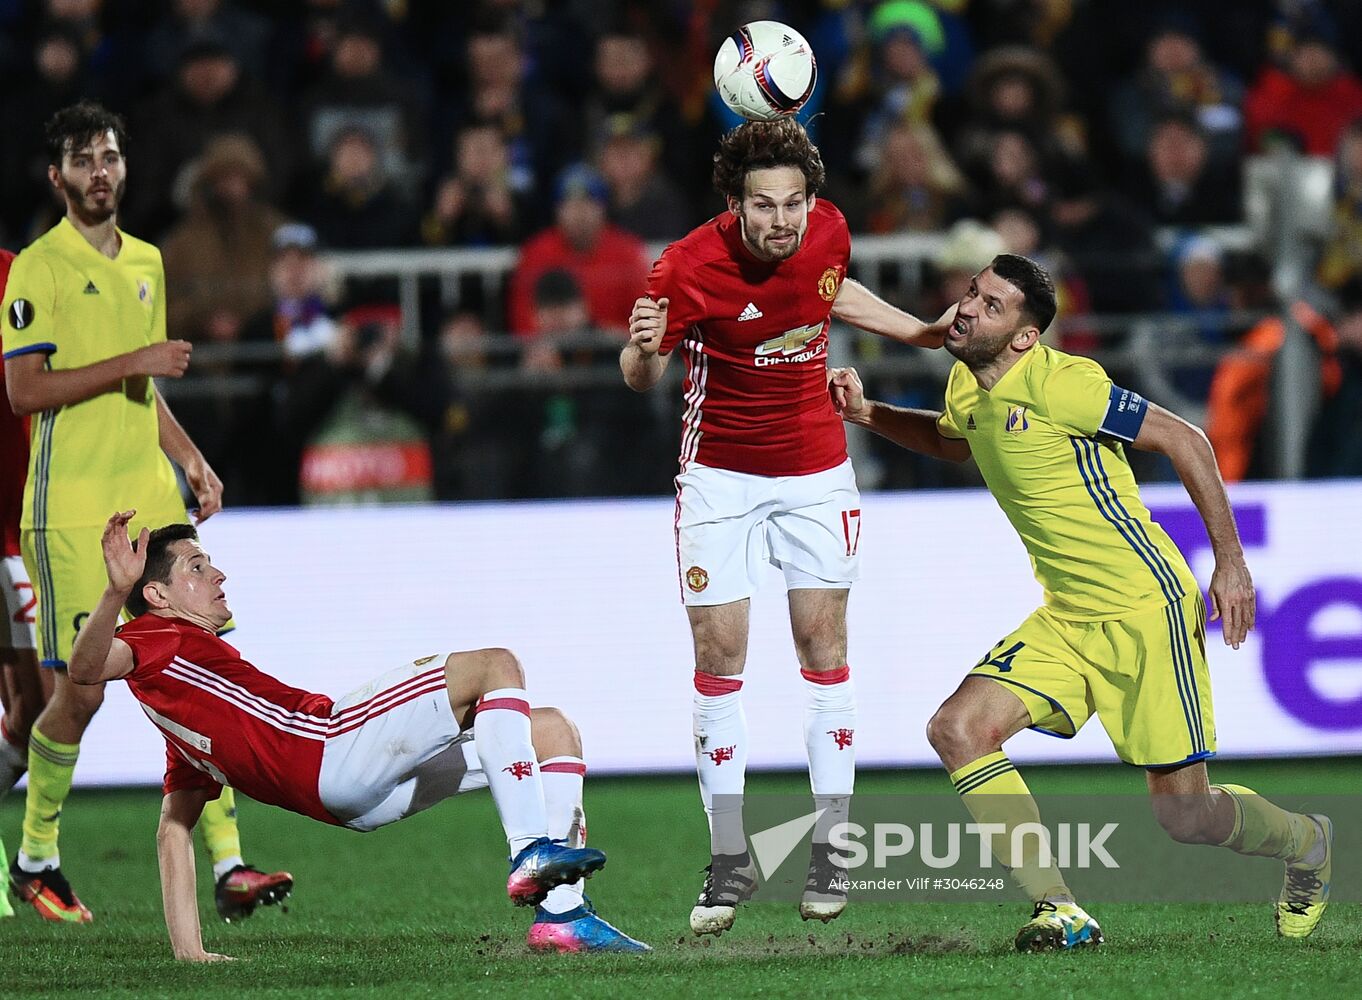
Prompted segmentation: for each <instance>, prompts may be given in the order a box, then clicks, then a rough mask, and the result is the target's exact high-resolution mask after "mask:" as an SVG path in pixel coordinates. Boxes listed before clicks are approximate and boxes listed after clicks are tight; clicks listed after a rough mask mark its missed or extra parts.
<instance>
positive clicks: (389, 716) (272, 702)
mask: <svg viewBox="0 0 1362 1000" xmlns="http://www.w3.org/2000/svg"><path fill="white" fill-rule="evenodd" d="M135 513H136V512H135V511H127V512H125V513H122V514H115V515H113V516H112V517H111V518H109V521H108V524H107V525H106V527H105V529H104V536H103V543H102V544H103V550H104V562H105V567H106V571H107V574H108V586H107V587H106V588H105V590H104V593H103V595H102V596H101V597H100V599H99V603H98V604H96V605H95V608H94V610H93V611H92V612H91V613H90V617H89V619H88V620H87V621H86V623H85V625H84V627H83V628H82V629H81V631H80V635H79V636H77V637H76V643H75V648H74V650H73V651H72V654H71V663H70V666H69V668H68V672H69V675H70V677H71V679H72V680H73V681H75V682H76V683H78V684H101V683H104V682H106V681H111V680H115V679H117V678H120V677H122V678H125V679H126V680H127V682H128V688H129V690H130V691H131V692H132V694H133V697H134V698H136V699H137V701H138V702H139V703H140V704H141V706H142V710H143V711H144V712H146V713H147V716H148V718H150V719H151V721H152V722H154V723H155V724H156V725H157V727H158V728H159V729H160V730H161V733H162V735H163V736H165V740H166V774H165V785H164V789H165V799H164V801H163V803H162V806H161V825H160V829H159V830H158V832H157V837H156V844H157V853H158V855H159V858H160V863H161V891H162V895H163V897H164V904H165V914H166V926H167V928H168V929H169V931H170V940H171V945H172V946H173V948H174V951H175V956H176V957H177V958H181V959H189V960H193V961H208V960H213V959H216V958H220V957H221V956H217V955H210V954H208V953H207V952H205V951H204V949H203V940H202V937H201V935H200V932H199V917H198V907H197V906H196V904H195V901H194V854H193V851H192V850H191V848H190V843H191V841H190V831H191V830H192V829H193V827H194V824H195V823H196V822H197V821H198V818H199V815H200V813H201V812H202V810H203V807H204V805H205V804H206V803H207V802H209V801H211V800H212V799H214V798H216V797H217V796H218V795H219V794H221V792H222V788H223V786H224V785H227V784H229V783H230V784H231V785H232V786H233V787H236V788H240V789H241V790H242V791H244V792H246V793H247V794H248V795H250V796H251V797H252V798H254V799H257V800H258V801H260V802H267V803H270V804H272V805H277V806H282V807H283V808H285V809H288V810H291V811H292V812H296V813H301V814H302V815H304V816H310V817H312V818H313V819H317V820H321V821H322V822H324V823H333V824H335V825H337V826H345V827H349V828H350V829H352V830H359V831H361V832H368V831H370V830H376V829H378V828H379V827H381V826H386V825H388V824H389V823H395V822H397V821H398V820H400V819H403V818H405V817H407V816H411V815H414V814H415V813H418V812H420V811H421V810H423V809H425V808H427V807H428V806H431V805H434V804H435V803H436V802H439V801H440V800H442V799H445V798H448V797H449V796H451V795H456V794H458V793H459V792H463V791H468V790H470V789H473V788H484V787H488V788H490V789H491V791H492V799H493V801H494V802H495V803H496V807H497V812H498V813H499V814H500V815H501V822H502V826H503V827H505V830H506V839H507V842H508V844H509V845H510V848H511V858H512V861H511V874H510V878H509V880H508V881H507V883H506V891H507V894H508V895H509V896H510V897H511V900H512V902H514V903H516V904H517V905H522V906H523V905H530V904H541V905H539V906H538V907H537V909H536V912H535V920H534V924H533V926H532V927H531V928H530V935H529V943H530V945H531V947H534V948H537V949H541V950H555V951H648V950H650V949H649V948H648V946H647V945H645V944H642V943H641V942H638V941H634V940H633V939H632V938H629V937H626V936H625V935H623V934H621V933H620V932H619V931H617V930H615V928H613V927H611V926H610V925H609V924H608V923H606V922H605V921H604V920H602V919H601V918H600V917H598V916H596V914H595V912H594V911H593V910H592V909H591V905H590V903H588V902H587V901H586V900H585V899H584V897H583V896H582V891H581V881H580V880H581V879H582V878H583V877H585V876H589V875H590V874H591V873H592V872H595V871H596V870H598V869H599V868H601V867H602V866H603V865H604V864H605V855H604V854H602V853H601V852H600V851H597V850H593V849H590V848H586V847H583V846H581V844H580V835H581V830H582V829H583V827H584V824H585V820H584V819H583V815H582V806H581V800H582V777H583V775H584V774H585V773H586V766H585V764H584V763H583V762H582V758H581V753H582V748H581V742H580V739H579V737H578V735H577V730H576V728H575V727H574V726H573V725H572V723H571V722H570V721H569V720H568V719H567V717H566V716H564V715H563V714H562V713H561V712H559V711H558V710H557V709H553V708H540V709H534V710H533V711H531V709H530V704H529V700H528V699H529V696H528V695H527V694H526V693H525V677H524V674H523V672H522V671H521V667H520V663H519V661H518V660H516V658H515V657H514V656H513V655H511V653H509V652H508V651H507V650H504V649H480V650H474V651H471V652H463V653H451V654H449V655H447V656H426V657H422V658H421V659H419V660H416V661H415V662H414V663H409V664H407V665H406V666H403V667H399V668H398V669H396V670H393V671H391V672H389V673H387V674H384V675H383V676H381V677H379V678H377V679H375V680H374V681H372V682H371V683H369V684H366V685H364V686H363V687H361V688H359V689H358V690H356V691H352V692H351V693H350V694H348V695H346V696H345V697H344V698H340V699H338V700H333V699H331V698H329V697H327V696H326V695H323V694H313V693H311V692H309V691H303V690H300V689H298V688H295V687H290V686H289V685H288V684H285V683H284V682H282V681H279V680H276V679H275V678H273V677H271V676H269V675H268V674H264V673H262V672H261V671H259V670H257V669H256V668H255V667H254V666H252V665H251V664H250V663H247V662H246V661H245V660H243V659H242V658H241V654H240V653H238V652H237V651H236V650H235V649H233V648H232V647H231V646H229V645H228V644H227V643H226V642H224V641H223V640H222V639H220V638H219V637H218V631H219V630H220V629H221V628H222V627H223V626H224V625H225V624H226V623H227V622H228V621H229V620H230V619H231V615H232V613H231V611H230V610H229V608H228V606H227V596H226V594H224V593H223V590H222V584H223V582H224V581H225V580H226V577H225V576H224V575H223V573H222V572H221V571H220V570H218V569H217V568H216V567H215V566H213V564H212V563H211V562H210V561H209V557H208V553H206V552H204V550H203V549H202V548H201V547H200V546H199V542H198V534H197V532H195V530H194V528H193V526H192V525H188V524H172V525H169V526H166V527H163V528H158V529H157V530H156V531H153V532H148V531H147V529H145V528H143V529H142V531H141V533H140V534H139V536H138V539H137V544H136V546H134V545H133V544H132V543H131V542H130V541H129V539H128V524H129V523H130V522H132V519H133V517H134V515H135ZM125 606H126V607H127V610H128V612H129V613H130V614H132V615H133V616H134V617H133V619H132V621H130V622H128V623H127V624H126V625H123V626H122V627H121V628H117V627H116V626H117V624H118V615H119V612H120V611H121V610H122V609H123V608H124V607H125ZM551 838H552V839H551ZM570 841H572V842H573V843H569V842H570Z"/></svg>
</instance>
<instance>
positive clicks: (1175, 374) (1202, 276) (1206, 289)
mask: <svg viewBox="0 0 1362 1000" xmlns="http://www.w3.org/2000/svg"><path fill="white" fill-rule="evenodd" d="M1173 259H1174V274H1173V280H1172V282H1171V283H1170V284H1171V288H1170V290H1169V293H1168V311H1169V312H1171V313H1174V314H1177V315H1179V316H1182V317H1184V318H1185V320H1186V323H1185V325H1179V326H1178V328H1177V330H1176V333H1177V339H1179V340H1181V341H1182V342H1183V343H1184V344H1187V345H1190V346H1197V347H1219V346H1220V345H1221V344H1223V343H1225V342H1226V340H1227V339H1228V338H1229V330H1228V328H1227V321H1228V320H1229V315H1230V309H1231V306H1232V302H1231V296H1230V289H1229V287H1228V285H1227V284H1226V283H1225V255H1224V251H1222V250H1221V248H1220V245H1219V244H1218V243H1216V242H1215V240H1213V239H1211V238H1210V237H1208V236H1193V237H1191V238H1189V239H1186V240H1184V241H1183V242H1182V244H1181V245H1180V246H1179V247H1177V248H1176V249H1175V250H1174V251H1173ZM1165 367H1167V368H1171V369H1172V370H1171V382H1172V386H1173V388H1174V389H1175V390H1176V392H1177V393H1178V395H1179V396H1181V397H1182V398H1184V399H1186V400H1188V401H1190V402H1193V403H1196V404H1201V403H1203V402H1205V400H1206V396H1207V393H1208V392H1209V390H1210V386H1211V375H1212V370H1213V367H1214V365H1213V364H1212V363H1211V362H1207V361H1192V362H1190V363H1187V364H1175V365H1171V366H1165Z"/></svg>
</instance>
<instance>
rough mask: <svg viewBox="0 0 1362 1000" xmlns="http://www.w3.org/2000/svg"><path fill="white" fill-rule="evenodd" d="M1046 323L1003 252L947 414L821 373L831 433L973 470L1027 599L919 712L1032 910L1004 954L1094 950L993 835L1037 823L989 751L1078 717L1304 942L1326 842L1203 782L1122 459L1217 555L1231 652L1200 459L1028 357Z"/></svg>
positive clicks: (1181, 826)
mask: <svg viewBox="0 0 1362 1000" xmlns="http://www.w3.org/2000/svg"><path fill="white" fill-rule="evenodd" d="M1054 315H1055V289H1054V285H1053V284H1052V283H1051V280H1050V276H1049V274H1047V273H1046V272H1045V270H1044V269H1043V268H1042V267H1041V266H1040V265H1038V264H1036V263H1035V262H1034V261H1031V260H1028V259H1027V258H1025V257H1018V256H1015V255H1012V254H1002V255H999V256H998V257H996V258H994V260H993V263H992V264H991V265H989V266H988V267H987V268H985V269H984V270H983V271H982V272H980V273H979V274H977V275H976V276H975V277H974V280H973V281H972V282H971V283H970V287H969V290H968V291H967V292H966V293H965V296H964V297H963V298H962V299H961V300H960V302H959V306H958V309H957V312H956V317H955V321H954V323H953V324H952V326H951V329H950V333H949V334H948V336H947V338H946V349H947V350H948V351H950V353H951V354H952V355H954V356H955V358H956V359H957V363H956V365H955V366H954V368H952V369H951V374H950V380H949V382H948V383H947V385H946V408H945V412H943V413H933V412H929V411H925V410H905V409H900V408H898V407H894V406H889V405H887V404H884V403H877V402H871V401H868V400H866V399H865V397H864V394H863V390H862V387H861V383H860V379H859V378H858V377H857V375H856V372H855V370H854V369H841V370H838V371H836V372H834V375H833V379H832V383H831V388H832V393H833V398H834V404H835V405H840V407H841V410H842V416H843V417H844V418H845V419H846V420H849V421H851V422H852V423H855V424H859V425H860V426H862V427H867V428H869V429H870V430H872V431H874V432H875V433H876V434H879V435H881V436H882V437H885V438H888V439H889V440H890V441H893V442H894V443H896V444H899V445H902V446H903V447H905V448H909V449H911V450H913V451H918V452H922V453H923V454H927V455H934V456H936V457H938V458H945V459H950V460H952V461H957V462H962V461H964V460H965V459H967V458H969V457H970V456H971V455H972V456H973V457H974V460H975V461H976V462H977V463H978V464H979V470H980V471H981V472H982V473H983V476H984V481H985V482H986V483H987V484H988V488H989V490H990V491H991V492H992V493H993V496H994V498H995V499H996V500H997V501H998V505H999V506H1000V507H1001V508H1002V509H1003V513H1004V514H1006V515H1007V519H1008V520H1009V521H1010V522H1011V523H1012V526H1013V527H1014V528H1016V530H1017V533H1018V534H1019V535H1020V536H1021V539H1022V542H1023V544H1024V545H1025V546H1026V550H1027V552H1029V553H1030V555H1031V561H1032V564H1033V565H1034V567H1035V573H1036V577H1037V579H1038V580H1039V581H1040V584H1041V586H1042V587H1043V588H1044V590H1045V603H1044V605H1043V606H1042V607H1041V608H1039V609H1038V610H1037V611H1035V612H1034V613H1033V614H1032V615H1031V617H1029V618H1028V619H1026V621H1024V622H1023V623H1022V624H1021V625H1020V626H1019V627H1018V628H1017V630H1016V631H1015V632H1013V633H1012V634H1011V635H1009V636H1007V637H1006V638H1005V639H1003V640H1002V641H1001V642H999V643H998V644H997V645H996V646H994V647H993V649H992V650H990V651H989V652H987V653H985V654H984V656H983V658H982V659H981V660H980V661H979V662H978V663H977V664H976V665H975V666H974V669H973V670H971V671H970V672H969V674H968V675H967V676H966V678H965V680H964V681H963V682H962V683H961V684H960V687H959V688H958V689H957V690H956V691H955V693H954V694H952V695H951V696H950V697H949V698H948V699H946V701H945V703H944V704H943V705H942V706H941V707H940V709H938V710H937V712H936V714H935V715H934V716H933V717H932V720H931V722H930V723H929V724H928V727H927V736H928V739H930V741H931V743H932V746H933V747H934V748H935V750H936V752H937V753H938V755H940V757H941V761H942V763H943V764H944V765H945V766H946V769H947V770H948V771H950V775H951V781H952V782H954V784H955V787H956V790H957V791H958V792H959V793H960V795H961V798H962V799H963V800H964V803H965V805H966V806H967V807H968V809H969V811H970V813H971V814H972V815H973V816H974V818H975V819H976V820H977V821H978V822H979V823H1003V824H1005V825H1006V826H1007V827H1008V828H1009V829H1008V833H1007V835H1005V836H1003V837H1001V838H998V839H997V840H995V843H1001V845H1003V847H1002V849H1001V851H1000V852H999V860H1000V861H1002V863H1003V864H1005V865H1007V866H1009V867H1011V868H1012V870H1013V871H1012V873H1013V877H1014V878H1015V879H1016V881H1017V883H1018V885H1019V886H1020V887H1021V888H1022V890H1023V891H1025V892H1026V893H1028V894H1029V896H1030V898H1031V901H1032V902H1033V903H1034V904H1035V911H1034V913H1033V914H1032V916H1031V920H1030V921H1028V922H1027V923H1026V924H1025V925H1024V926H1023V927H1022V929H1021V931H1020V932H1019V933H1018V934H1017V939H1016V945H1017V948H1018V949H1020V950H1023V951H1044V950H1049V949H1056V948H1071V947H1075V946H1079V945H1095V944H1100V943H1101V941H1102V932H1101V929H1100V928H1099V927H1098V926H1097V922H1096V921H1094V920H1093V919H1092V917H1090V916H1089V915H1088V914H1087V913H1085V912H1084V911H1083V909H1082V908H1081V907H1079V906H1078V904H1077V903H1075V902H1074V898H1073V895H1072V894H1071V893H1070V892H1069V889H1068V887H1067V885H1065V882H1064V878H1063V876H1062V875H1060V874H1059V870H1058V868H1056V867H1054V866H1052V865H1050V864H1048V859H1047V858H1045V857H1043V856H1042V855H1041V854H1040V848H1039V847H1038V845H1037V844H1036V842H1035V840H1034V839H1032V840H1030V841H1025V842H1026V843H1029V844H1030V845H1031V846H1030V851H1029V853H1024V854H1022V855H1020V856H1016V857H1013V856H1012V855H1011V851H1010V848H1009V846H1008V845H1011V844H1013V843H1015V841H1014V839H1013V837H1012V835H1011V830H1012V829H1013V828H1015V827H1016V826H1018V825H1020V824H1023V823H1039V821H1040V816H1039V813H1038V812H1037V809H1036V804H1035V801H1034V800H1033V799H1032V798H1031V793H1030V791H1029V790H1028V789H1027V787H1026V783H1025V782H1024V781H1023V780H1022V778H1021V775H1019V774H1018V773H1017V770H1016V768H1014V767H1013V766H1012V762H1011V761H1010V760H1008V758H1007V755H1006V754H1005V753H1003V749H1002V745H1003V743H1004V742H1005V741H1006V740H1008V739H1009V738H1010V737H1012V736H1013V735H1015V734H1016V733H1018V732H1019V731H1021V730H1022V729H1025V728H1028V727H1029V728H1032V729H1037V730H1039V731H1041V732H1046V733H1050V734H1052V735H1055V736H1062V737H1072V736H1074V735H1075V734H1076V733H1077V732H1078V730H1079V729H1081V728H1082V726H1083V724H1084V723H1085V722H1087V720H1088V718H1089V717H1090V716H1091V715H1093V714H1094V713H1095V714H1096V715H1097V716H1098V718H1100V719H1101V721H1102V725H1103V727H1104V728H1105V729H1106V731H1107V733H1108V734H1109V735H1110V736H1111V739H1112V743H1113V744H1114V745H1115V748H1116V752H1117V754H1118V755H1119V756H1120V758H1121V759H1122V760H1124V761H1126V762H1127V763H1129V764H1134V765H1137V766H1139V767H1143V768H1145V774H1146V777H1147V782H1148V785H1149V791H1150V794H1151V796H1152V800H1153V806H1154V814H1155V816H1156V817H1157V818H1158V821H1159V823H1160V824H1161V825H1162V826H1163V828H1164V829H1165V830H1167V831H1168V833H1169V835H1170V836H1172V837H1173V838H1174V839H1175V840H1178V841H1180V842H1182V843H1189V844H1212V845H1218V846H1221V847H1228V848H1229V849H1230V850H1232V851H1236V852H1238V853H1240V854H1250V855H1256V856H1259V857H1270V858H1278V859H1280V860H1281V861H1283V862H1285V864H1286V880H1285V883H1284V885H1283V888H1282V892H1281V896H1280V898H1279V899H1278V902H1277V910H1276V919H1277V930H1278V932H1279V933H1280V934H1282V935H1283V936H1285V937H1293V938H1303V937H1305V936H1306V935H1308V934H1309V933H1310V932H1311V931H1313V930H1314V928H1315V925H1316V924H1318V923H1319V919H1320V917H1321V916H1322V915H1323V913H1324V908H1325V906H1326V905H1327V903H1328V899H1329V877H1330V869H1331V867H1332V865H1331V846H1332V840H1333V826H1332V824H1331V823H1330V821H1329V819H1328V817H1326V816H1318V815H1310V816H1306V815H1302V814H1300V813H1292V812H1286V811H1285V810H1283V809H1280V808H1278V807H1277V806H1275V805H1273V804H1272V803H1271V802H1268V801H1267V800H1266V799H1264V798H1263V797H1261V796H1260V795H1257V794H1255V793H1254V792H1253V791H1252V790H1251V789H1248V788H1244V787H1242V786H1240V785H1212V784H1210V782H1209V779H1208V778H1207V774H1206V763H1205V762H1206V758H1208V757H1210V756H1212V755H1213V754H1214V753H1215V747H1216V742H1215V720H1214V716H1213V714H1212V711H1211V685H1210V673H1209V671H1208V670H1207V666H1206V608H1205V605H1204V603H1203V601H1202V597H1201V592H1200V591H1199V589H1198V588H1197V583H1196V580H1195V579H1194V578H1193V576H1192V572H1191V570H1190V569H1189V568H1188V566H1187V562H1186V560H1184V559H1183V557H1182V555H1181V553H1179V552H1178V550H1177V548H1176V547H1174V545H1173V543H1172V541H1171V540H1170V539H1169V537H1168V535H1167V533H1166V532H1164V530H1163V529H1162V528H1160V527H1159V525H1158V524H1156V523H1155V522H1154V521H1153V520H1152V519H1151V518H1150V516H1149V511H1148V510H1147V509H1146V508H1145V506H1144V504H1143V503H1142V502H1141V500H1140V493H1139V489H1138V488H1137V486H1136V484H1135V478H1134V476H1133V475H1132V474H1131V471H1130V466H1129V464H1128V463H1127V461H1126V455H1125V451H1124V449H1123V447H1122V444H1129V445H1133V446H1134V447H1136V448H1139V449H1141V450H1144V451H1156V452H1159V453H1161V454H1163V455H1165V456H1166V457H1167V458H1168V459H1169V461H1171V462H1172V464H1173V467H1174V468H1175V469H1176V470H1177V473H1178V476H1179V477H1180V478H1181V479H1182V482H1183V484H1184V485H1185V486H1186V488H1187V493H1188V495H1189V496H1190V497H1191V499H1192V502H1193V503H1194V504H1195V505H1196V508H1197V511H1198V512H1199V513H1200V514H1201V518H1202V520H1203V521H1204V522H1205V524H1206V530H1207V533H1208V534H1209V536H1210V540H1211V546H1212V549H1213V551H1214V553H1215V571H1214V572H1213V573H1212V574H1211V582H1210V587H1209V594H1210V599H1211V620H1212V621H1215V620H1216V619H1220V620H1221V622H1222V627H1223V629H1224V638H1225V642H1226V643H1227V644H1228V645H1231V646H1233V647H1234V648H1236V649H1238V648H1239V644H1240V643H1241V642H1242V641H1243V640H1244V638H1245V636H1246V635H1247V634H1248V631H1249V629H1251V628H1252V627H1253V620H1254V592H1253V581H1252V579H1251V578H1250V576H1249V571H1248V566H1247V565H1246V563H1245V561H1244V550H1243V548H1242V546H1241V545H1240V543H1239V534H1238V531H1237V529H1236V528H1235V524H1234V514H1233V513H1232V512H1231V510H1230V504H1229V498H1228V497H1227V496H1226V494H1225V486H1224V484H1223V483H1222V482H1221V479H1220V473H1219V471H1218V469H1217V467H1216V462H1215V454H1214V453H1213V452H1212V450H1211V446H1210V443H1209V442H1208V441H1207V440H1206V436H1205V435H1204V434H1203V433H1202V432H1201V431H1200V430H1199V429H1197V428H1196V427H1194V426H1192V425H1191V424H1189V423H1187V422H1186V421H1185V420H1182V419H1181V418H1179V417H1177V416H1175V415H1174V414H1172V413H1170V412H1168V411H1167V410H1165V409H1162V408H1161V407H1158V406H1155V405H1154V404H1152V403H1149V402H1147V401H1146V400H1144V399H1143V398H1141V397H1140V396H1138V395H1136V394H1135V393H1133V392H1129V391H1127V390H1125V389H1122V388H1121V387H1119V386H1116V385H1113V384H1112V381H1111V379H1110V378H1108V377H1107V374H1106V372H1104V371H1103V370H1102V368H1101V367H1100V366H1098V365H1097V364H1096V362H1093V361H1091V360H1088V359H1086V358H1076V357H1072V356H1070V355H1067V354H1063V353H1061V352H1060V351H1056V350H1053V349H1051V348H1049V347H1046V346H1044V345H1043V344H1041V343H1039V340H1040V335H1041V333H1042V331H1044V330H1045V328H1046V327H1047V326H1049V324H1050V321H1051V319H1053V318H1054Z"/></svg>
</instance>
